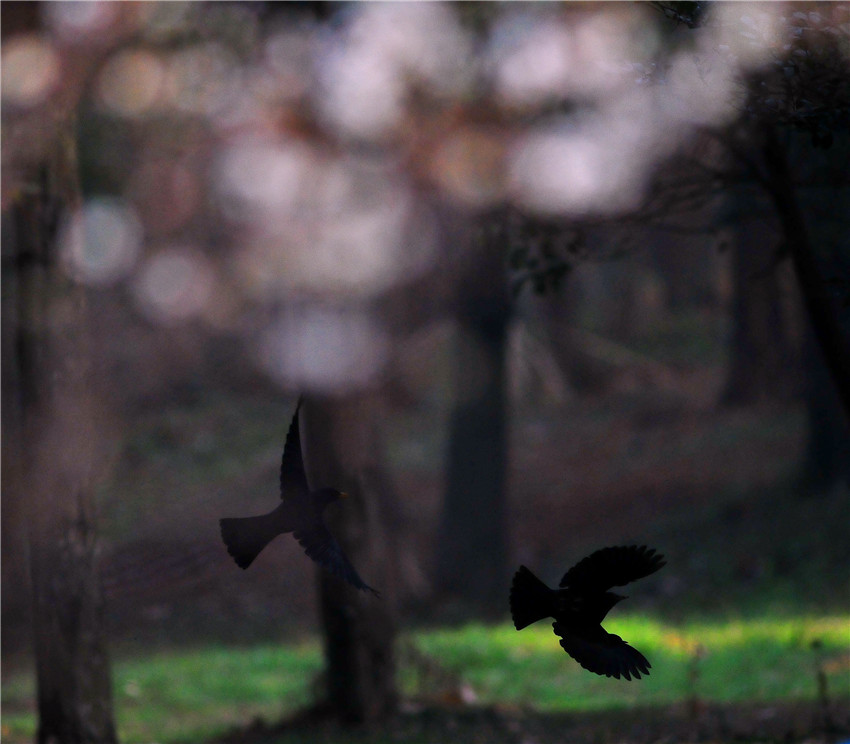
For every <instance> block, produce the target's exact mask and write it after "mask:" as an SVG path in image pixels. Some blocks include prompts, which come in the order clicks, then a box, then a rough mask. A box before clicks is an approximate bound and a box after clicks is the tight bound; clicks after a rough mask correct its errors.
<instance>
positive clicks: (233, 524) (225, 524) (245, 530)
mask: <svg viewBox="0 0 850 744" xmlns="http://www.w3.org/2000/svg"><path fill="white" fill-rule="evenodd" d="M219 525H220V526H221V539H222V540H224V544H225V545H226V546H227V552H228V553H230V555H232V556H233V560H235V561H236V565H238V566H239V568H248V566H250V565H251V564H252V563H253V562H254V559H255V558H256V557H257V556H258V555H259V554H260V551H262V549H263V548H265V547H266V545H268V544H269V543H270V542H271V541H272V540H273V539H274V538H275V537H276V536H277V535H278V534H280V529H279V527H278V525H277V522H276V520H275V519H274V518H273V517H272V515H271V514H262V515H260V516H259V517H234V518H225V519H220V520H219Z"/></svg>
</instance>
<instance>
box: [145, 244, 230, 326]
mask: <svg viewBox="0 0 850 744" xmlns="http://www.w3.org/2000/svg"><path fill="white" fill-rule="evenodd" d="M213 284H214V274H213V270H212V268H211V267H210V265H209V264H208V262H207V261H206V259H204V257H203V256H202V255H200V254H199V253H197V252H196V251H195V250H193V249H191V248H169V249H165V250H162V251H160V252H159V253H157V254H156V255H154V256H152V257H151V258H150V259H149V260H148V261H147V263H146V264H145V265H144V266H143V267H142V270H141V271H140V272H139V274H138V276H137V277H136V281H135V286H134V290H135V297H136V301H137V302H138V304H139V307H140V308H141V310H142V311H143V312H144V313H145V315H147V316H148V317H150V318H151V319H152V320H154V321H156V322H160V323H166V324H168V323H176V322H179V321H182V320H187V319H188V318H191V317H194V316H197V315H200V314H201V313H203V311H204V310H205V309H206V306H207V303H208V302H209V301H210V299H211V296H212V290H213Z"/></svg>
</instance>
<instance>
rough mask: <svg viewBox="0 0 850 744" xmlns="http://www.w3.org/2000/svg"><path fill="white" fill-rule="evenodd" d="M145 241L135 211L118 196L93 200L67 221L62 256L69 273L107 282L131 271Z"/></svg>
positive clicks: (92, 281)
mask: <svg viewBox="0 0 850 744" xmlns="http://www.w3.org/2000/svg"><path fill="white" fill-rule="evenodd" d="M141 242H142V227H141V225H140V223H139V220H138V218H137V217H136V213H135V212H134V211H133V210H132V209H131V208H129V207H128V206H127V205H126V204H124V203H123V202H122V201H120V200H118V199H109V198H103V199H93V200H91V201H89V202H87V203H86V204H85V205H84V206H83V208H82V209H81V210H80V211H79V212H76V213H74V214H72V215H70V217H69V219H68V220H66V222H65V223H64V225H63V227H62V229H61V231H60V238H59V246H60V255H61V257H62V262H63V265H64V266H65V269H66V271H67V272H68V274H69V275H70V276H72V277H74V278H75V279H77V280H78V281H81V282H85V283H87V284H95V285H106V284H111V283H114V282H116V281H118V280H119V279H122V278H123V277H125V276H126V275H127V274H129V273H130V271H132V269H133V267H134V266H135V264H136V260H137V258H138V255H139V250H140V247H141Z"/></svg>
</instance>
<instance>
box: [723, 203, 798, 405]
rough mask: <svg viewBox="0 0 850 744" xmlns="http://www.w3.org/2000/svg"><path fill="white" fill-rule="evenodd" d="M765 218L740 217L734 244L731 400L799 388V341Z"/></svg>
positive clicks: (782, 395)
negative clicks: (785, 306) (792, 333)
mask: <svg viewBox="0 0 850 744" xmlns="http://www.w3.org/2000/svg"><path fill="white" fill-rule="evenodd" d="M776 242H777V241H776V240H771V229H770V225H769V224H768V223H767V222H766V221H764V220H757V219H751V220H743V221H737V222H736V223H735V225H734V228H733V238H732V244H731V246H730V251H731V255H732V282H733V287H732V319H731V320H732V333H731V341H730V348H729V368H728V373H727V378H726V386H725V389H724V392H723V394H722V395H721V403H722V404H725V405H748V404H751V403H756V402H758V401H761V400H769V399H787V398H789V397H791V396H792V395H793V393H794V392H795V381H796V377H797V376H796V375H794V374H793V371H794V370H795V368H796V365H795V357H796V354H795V352H794V345H793V342H792V340H791V338H790V334H789V324H788V319H787V318H786V317H785V313H783V308H782V297H781V289H780V286H779V278H778V275H777V274H778V269H779V268H780V267H779V266H778V255H777V254H778V246H776V245H775V243H776Z"/></svg>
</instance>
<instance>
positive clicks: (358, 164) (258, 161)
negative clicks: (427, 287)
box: [215, 139, 434, 297]
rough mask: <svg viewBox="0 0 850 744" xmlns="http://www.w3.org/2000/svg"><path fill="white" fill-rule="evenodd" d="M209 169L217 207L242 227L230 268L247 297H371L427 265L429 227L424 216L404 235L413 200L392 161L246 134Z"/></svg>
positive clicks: (430, 253) (431, 248) (431, 250)
mask: <svg viewBox="0 0 850 744" xmlns="http://www.w3.org/2000/svg"><path fill="white" fill-rule="evenodd" d="M215 170H216V173H217V176H216V177H215V181H216V182H217V183H218V184H219V188H220V190H221V195H222V197H223V199H224V202H225V203H224V211H225V213H226V214H228V215H229V216H230V217H231V218H233V219H234V221H235V222H236V223H238V224H240V225H241V226H242V229H243V230H244V231H245V236H244V237H243V238H242V240H241V244H242V250H241V252H240V256H239V258H238V260H237V261H236V269H237V271H238V273H239V275H240V277H241V279H242V281H243V284H244V285H245V288H246V290H247V291H248V293H249V294H251V295H255V296H262V297H268V296H269V295H275V294H279V293H281V292H288V291H291V290H293V289H300V290H308V291H320V292H335V293H342V294H346V295H355V296H364V295H370V294H375V293H377V292H380V291H382V290H384V289H386V288H388V287H389V286H391V285H392V284H393V283H396V282H399V281H403V280H404V279H406V278H411V277H412V276H414V275H416V274H419V273H420V272H421V271H423V270H424V269H425V268H426V267H427V266H428V265H430V262H431V259H432V257H433V253H434V237H433V233H432V232H431V231H429V230H428V229H427V227H426V226H425V225H424V223H423V224H422V225H420V228H419V229H418V230H417V231H416V234H414V235H411V232H412V231H411V230H410V221H411V219H412V212H413V198H412V195H411V193H410V190H409V187H408V185H407V183H406V182H405V181H403V180H401V179H399V178H398V175H397V174H396V173H395V172H394V168H393V164H392V163H387V162H372V161H370V160H368V159H367V160H359V159H355V158H349V159H346V160H336V159H331V158H329V157H327V156H326V155H324V156H323V155H321V154H319V153H317V152H315V151H314V150H313V149H311V148H310V147H309V146H308V145H305V144H303V143H299V142H286V143H275V142H273V141H262V140H258V139H245V140H244V141H241V142H237V143H234V144H233V145H232V146H231V147H230V148H228V149H227V150H226V151H225V152H224V154H223V156H222V158H221V160H220V161H219V162H218V163H217V165H216V168H215Z"/></svg>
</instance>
